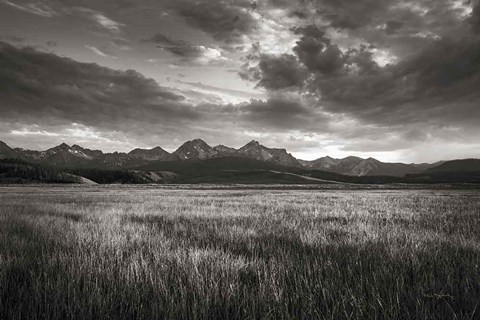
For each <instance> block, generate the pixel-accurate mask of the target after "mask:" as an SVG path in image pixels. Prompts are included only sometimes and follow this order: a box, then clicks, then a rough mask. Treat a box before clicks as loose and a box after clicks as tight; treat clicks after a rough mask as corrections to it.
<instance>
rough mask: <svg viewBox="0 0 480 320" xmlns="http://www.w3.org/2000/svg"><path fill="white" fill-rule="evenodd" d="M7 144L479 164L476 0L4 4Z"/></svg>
mask: <svg viewBox="0 0 480 320" xmlns="http://www.w3.org/2000/svg"><path fill="white" fill-rule="evenodd" d="M0 114H1V116H0V140H3V141H5V142H6V143H8V144H10V145H12V146H15V147H23V148H31V149H37V150H39V149H46V148H49V147H52V146H54V145H57V144H59V143H61V142H66V143H70V144H75V143H77V144H81V145H82V146H85V147H89V148H95V149H102V150H104V151H113V150H119V151H128V150H130V149H132V148H134V147H154V146H157V145H160V146H162V147H164V148H165V149H167V150H170V151H172V150H174V149H175V148H176V147H178V146H179V145H180V144H181V143H183V142H184V141H186V140H190V139H193V138H202V139H204V140H205V141H206V142H207V143H209V144H210V145H216V144H225V145H229V146H232V147H240V146H242V145H244V144H245V143H247V142H248V141H250V140H252V139H255V140H258V141H260V142H261V143H262V144H264V145H267V146H270V147H282V148H287V149H288V150H289V151H290V152H292V153H293V154H294V155H295V156H297V157H299V158H303V159H314V158H318V157H320V156H325V155H330V156H333V157H344V156H347V155H358V156H363V157H376V158H378V159H379V160H383V161H404V162H426V161H436V160H440V159H445V160H447V159H455V158H465V157H479V156H480V3H479V2H478V1H476V0H355V1H352V0H257V1H254V0H102V1H98V0H36V1H33V0H0Z"/></svg>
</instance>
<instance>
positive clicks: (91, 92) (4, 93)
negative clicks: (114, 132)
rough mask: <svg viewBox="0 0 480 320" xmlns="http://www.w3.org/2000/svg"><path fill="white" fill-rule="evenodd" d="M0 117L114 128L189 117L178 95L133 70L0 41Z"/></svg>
mask: <svg viewBox="0 0 480 320" xmlns="http://www.w3.org/2000/svg"><path fill="white" fill-rule="evenodd" d="M0 70H1V71H0V97H1V99H2V104H1V106H0V109H1V113H2V119H3V120H6V119H22V121H24V122H30V123H50V122H59V123H61V122H66V123H68V122H76V123H83V124H86V125H93V126H104V127H109V128H110V129H119V128H121V127H124V126H128V125H129V124H130V123H135V122H145V123H152V122H153V123H154V122H158V123H169V122H170V121H171V119H178V120H179V121H180V120H182V119H195V118H198V113H197V112H196V111H195V110H194V109H193V108H192V107H191V106H188V105H185V104H184V103H182V100H183V99H184V97H183V96H180V95H178V94H175V93H173V92H172V91H171V90H169V89H166V88H163V87H160V86H159V85H158V84H157V83H156V82H155V81H154V80H152V79H147V78H145V77H144V76H142V75H141V74H139V73H138V72H136V71H133V70H127V71H115V70H111V69H108V68H104V67H101V66H99V65H97V64H86V63H79V62H76V61H74V60H71V59H67V58H61V57H58V56H56V55H53V54H49V53H42V52H39V51H36V50H34V49H32V48H28V47H24V48H17V47H14V46H12V45H9V44H7V43H1V44H0Z"/></svg>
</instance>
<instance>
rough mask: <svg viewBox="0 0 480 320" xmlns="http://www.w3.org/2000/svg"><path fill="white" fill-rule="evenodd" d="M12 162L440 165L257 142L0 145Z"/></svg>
mask: <svg viewBox="0 0 480 320" xmlns="http://www.w3.org/2000/svg"><path fill="white" fill-rule="evenodd" d="M2 158H14V159H21V160H23V161H27V162H31V163H36V164H47V165H50V166H57V167H69V168H72V167H73V168H104V169H105V168H111V169H119V168H136V167H140V166H144V165H147V164H150V163H152V162H174V161H188V160H190V161H192V160H208V159H218V158H243V159H252V160H258V161H263V162H267V163H271V164H275V165H279V166H284V167H293V168H304V169H309V170H320V171H325V172H332V173H338V174H341V175H347V176H395V177H402V176H404V175H407V174H420V173H422V172H425V171H426V170H428V169H431V168H434V167H436V166H439V165H441V164H442V163H443V162H437V163H433V164H426V163H424V164H405V163H386V162H381V161H379V160H376V159H373V158H368V159H363V158H359V157H352V156H351V157H346V158H343V159H335V158H331V157H328V156H327V157H322V158H319V159H316V160H313V161H305V160H299V159H296V158H295V157H294V156H292V155H291V154H290V153H288V152H287V151H286V150H285V149H277V148H268V147H265V146H263V145H261V144H260V143H259V142H258V141H250V142H249V143H247V144H246V145H244V146H243V147H241V148H239V149H234V148H230V147H227V146H223V145H218V146H214V147H211V146H209V145H208V144H207V143H206V142H205V141H203V140H201V139H194V140H190V141H187V142H185V143H184V144H182V145H181V146H180V147H179V148H178V149H177V150H175V151H174V152H173V153H169V152H167V151H165V150H164V149H162V148H161V147H155V148H152V149H135V150H132V151H130V152H128V153H123V152H113V153H104V152H102V151H100V150H90V149H87V148H83V147H81V146H79V145H73V146H69V145H67V144H65V143H62V144H61V145H58V146H56V147H53V148H51V149H48V150H45V151H34V150H25V149H21V148H11V147H9V146H8V145H7V144H5V143H4V142H1V141H0V159H2Z"/></svg>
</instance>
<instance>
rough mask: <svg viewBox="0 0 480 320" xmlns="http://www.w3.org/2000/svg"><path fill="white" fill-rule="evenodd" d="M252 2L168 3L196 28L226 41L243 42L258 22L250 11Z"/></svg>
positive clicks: (200, 1) (215, 0)
mask: <svg viewBox="0 0 480 320" xmlns="http://www.w3.org/2000/svg"><path fill="white" fill-rule="evenodd" d="M253 3H254V2H252V1H246V0H196V1H187V0H179V1H174V2H172V3H171V4H170V8H172V9H173V10H174V11H175V12H176V13H177V14H178V15H180V16H181V17H183V18H184V19H185V21H186V22H187V23H188V24H190V25H191V26H193V27H195V28H199V29H201V30H202V31H204V32H206V33H208V34H210V35H211V36H212V37H213V38H214V39H215V40H218V41H223V42H226V43H236V42H242V37H243V35H245V34H249V33H251V32H252V31H253V30H254V29H255V28H256V26H257V21H256V20H255V19H254V18H253V17H252V15H251V11H252V10H254V9H255V6H254V5H253Z"/></svg>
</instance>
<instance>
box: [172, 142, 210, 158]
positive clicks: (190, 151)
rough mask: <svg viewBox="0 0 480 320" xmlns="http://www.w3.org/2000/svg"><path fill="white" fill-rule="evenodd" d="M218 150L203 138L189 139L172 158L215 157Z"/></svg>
mask: <svg viewBox="0 0 480 320" xmlns="http://www.w3.org/2000/svg"><path fill="white" fill-rule="evenodd" d="M216 155H217V151H216V150H214V149H213V148H212V147H210V146H209V145H208V144H207V143H206V142H205V141H203V140H202V139H194V140H189V141H187V142H185V143H184V144H182V145H181V146H180V147H179V148H178V149H177V150H175V152H174V153H172V157H171V158H172V160H205V159H210V158H213V157H215V156H216Z"/></svg>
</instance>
